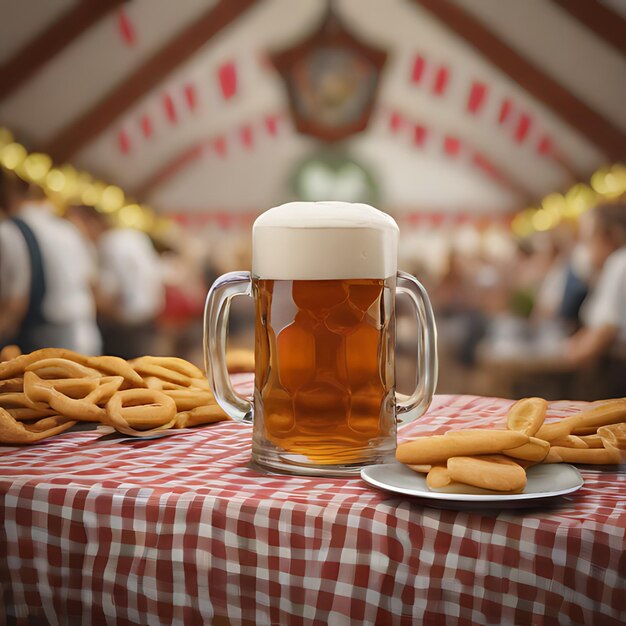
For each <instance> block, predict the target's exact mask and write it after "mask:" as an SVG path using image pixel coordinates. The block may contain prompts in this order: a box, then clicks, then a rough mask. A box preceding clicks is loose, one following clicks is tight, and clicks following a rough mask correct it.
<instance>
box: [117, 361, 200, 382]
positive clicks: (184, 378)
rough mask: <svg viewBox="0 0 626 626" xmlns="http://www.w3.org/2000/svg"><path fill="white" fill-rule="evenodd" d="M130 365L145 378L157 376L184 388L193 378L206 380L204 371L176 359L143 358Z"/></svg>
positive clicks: (131, 362)
mask: <svg viewBox="0 0 626 626" xmlns="http://www.w3.org/2000/svg"><path fill="white" fill-rule="evenodd" d="M129 363H130V365H131V366H132V367H133V368H134V369H135V371H136V372H138V373H139V374H141V375H142V376H143V377H144V378H145V377H146V376H156V377H157V378H160V379H161V380H164V381H167V382H170V383H176V384H178V385H182V386H184V387H189V385H190V383H191V379H193V378H204V374H203V373H202V371H201V370H200V369H198V368H197V367H196V366H195V365H192V364H191V363H188V362H187V361H184V360H183V359H178V358H176V357H156V356H142V357H139V358H138V359H133V360H132V361H129Z"/></svg>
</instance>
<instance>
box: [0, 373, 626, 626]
mask: <svg viewBox="0 0 626 626" xmlns="http://www.w3.org/2000/svg"><path fill="white" fill-rule="evenodd" d="M240 384H241V383H240ZM243 384H244V385H245V384H247V383H246V382H245V381H244V383H243ZM580 404H581V403H576V404H572V403H558V402H557V403H552V404H551V406H550V414H552V415H565V414H569V413H572V412H573V411H574V410H575V409H576V407H577V406H578V405H580ZM509 405H510V401H508V400H500V399H492V398H479V397H473V396H438V397H436V398H435V400H434V402H433V405H432V406H431V409H430V410H429V412H428V413H427V415H426V416H425V417H423V418H422V419H421V420H419V421H417V422H415V423H413V424H410V425H408V426H406V427H404V428H403V429H402V431H401V436H400V438H401V439H403V438H406V437H408V436H410V435H411V434H414V433H436V432H442V431H445V430H447V429H449V428H451V427H455V428H458V427H461V426H465V427H488V426H490V425H494V424H498V425H499V426H501V425H502V424H503V416H504V415H505V413H506V410H507V408H508V406H509ZM95 437H96V434H95V433H93V432H77V433H70V434H66V435H63V436H60V437H57V438H56V439H54V440H51V441H49V442H47V443H43V444H41V445H35V446H31V447H26V448H18V447H4V448H1V449H0V494H1V495H0V511H1V512H2V517H3V519H4V525H3V531H2V533H1V534H0V581H1V583H2V587H3V591H4V594H3V597H4V602H5V603H6V605H5V607H4V611H3V610H2V608H3V607H2V606H0V622H2V616H4V615H5V613H6V612H8V613H9V614H12V615H16V616H17V617H18V618H20V619H18V620H17V622H18V623H20V621H24V623H45V621H43V622H42V621H39V620H44V618H45V620H47V622H49V623H50V624H68V623H69V624H135V623H137V624H151V625H152V624H155V625H157V624H158V625H160V624H172V623H177V624H203V623H204V624H210V623H214V624H227V623H231V624H259V625H264V624H289V625H294V626H298V625H305V624H306V625H315V626H317V625H330V626H334V625H343V624H357V623H366V624H384V625H395V624H398V625H404V624H407V625H413V624H420V623H422V624H467V625H469V624H480V623H493V624H504V623H507V624H513V623H517V624H531V623H532V624H536V625H542V624H545V625H551V624H557V623H568V624H569V623H573V624H593V623H595V624H602V625H603V626H611V625H613V624H615V625H617V624H620V623H624V621H625V619H626V593H625V592H626V589H625V586H624V577H625V575H626V555H625V550H624V540H625V532H626V531H625V529H626V497H625V495H626V476H625V475H624V468H623V467H622V468H616V467H612V468H610V469H602V468H589V469H582V470H581V471H582V473H583V475H584V478H585V481H586V483H585V486H584V487H583V488H582V489H581V490H580V491H579V492H577V493H575V494H572V495H570V496H567V497H563V498H561V499H559V500H558V501H557V502H553V503H552V504H550V505H548V506H545V507H542V508H536V509H530V510H523V511H520V510H501V511H497V510H496V511H481V510H473V511H472V510H470V511H453V510H441V509H437V508H431V507H429V506H427V505H426V504H425V502H424V501H419V500H417V499H412V498H408V497H401V496H396V495H393V494H391V493H387V492H383V491H378V490H375V489H373V488H370V487H369V486H368V485H367V484H366V483H364V482H362V481H361V480H360V479H359V478H354V479H349V480H345V479H328V478H317V479H315V478H305V477H284V476H277V475H264V474H261V473H259V472H257V471H253V470H252V469H250V468H249V467H248V462H249V457H250V438H251V431H250V428H249V427H245V426H241V425H239V424H236V423H233V422H222V423H218V424H214V425H211V426H209V427H207V428H204V429H200V430H198V431H197V432H193V433H188V434H181V435H177V436H175V437H171V438H168V439H161V440H158V441H151V442H134V443H131V444H128V443H116V444H114V445H108V446H106V447H105V446H98V445H96V444H94V439H95ZM2 557H4V558H2ZM27 618H30V619H31V621H30V622H28V619H27ZM12 621H13V622H14V621H15V620H12Z"/></svg>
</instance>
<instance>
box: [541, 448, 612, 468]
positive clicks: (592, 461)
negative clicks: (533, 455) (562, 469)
mask: <svg viewBox="0 0 626 626" xmlns="http://www.w3.org/2000/svg"><path fill="white" fill-rule="evenodd" d="M621 456H622V455H621V452H620V450H618V449H617V448H563V447H561V446H552V447H551V448H550V452H548V456H546V458H545V459H544V461H543V462H544V463H583V464H589V465H612V464H614V463H619V462H620V461H621Z"/></svg>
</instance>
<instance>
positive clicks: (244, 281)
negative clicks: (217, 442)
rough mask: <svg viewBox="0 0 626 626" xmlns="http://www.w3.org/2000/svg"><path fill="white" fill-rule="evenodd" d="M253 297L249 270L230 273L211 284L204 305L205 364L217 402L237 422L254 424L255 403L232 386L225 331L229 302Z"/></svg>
mask: <svg viewBox="0 0 626 626" xmlns="http://www.w3.org/2000/svg"><path fill="white" fill-rule="evenodd" d="M236 296H249V297H252V278H251V276H250V272H229V273H228V274H224V275H223V276H220V277H219V278H218V279H217V280H216V281H215V282H214V283H213V285H212V287H211V289H210V290H209V294H208V295H207V298H206V304H205V306H204V367H205V369H206V375H207V378H208V380H209V385H210V386H211V391H213V395H214V396H215V399H216V400H217V403H218V404H219V405H220V406H221V407H222V409H224V411H225V412H226V413H227V414H228V415H229V416H230V417H232V418H233V419H234V420H236V421H237V422H243V423H244V424H251V423H252V402H250V401H249V400H248V399H247V398H244V397H243V396H240V395H239V394H238V393H237V392H236V391H235V390H234V388H233V385H232V383H231V381H230V376H229V375H228V370H227V368H226V331H227V329H228V314H229V312H230V302H231V300H232V299H233V298H234V297H236Z"/></svg>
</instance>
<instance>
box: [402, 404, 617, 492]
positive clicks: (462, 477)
mask: <svg viewBox="0 0 626 626" xmlns="http://www.w3.org/2000/svg"><path fill="white" fill-rule="evenodd" d="M547 408H548V405H547V402H546V401H545V400H543V399H542V398H525V399H523V400H520V401H519V402H516V403H515V404H514V405H513V406H512V407H511V409H510V410H509V413H508V415H507V429H506V430H482V429H474V430H471V429H470V430H457V431H450V432H447V433H446V434H445V435H436V436H432V437H418V438H416V439H413V440H412V441H407V442H405V443H402V444H400V445H399V446H398V449H397V452H396V458H397V459H398V461H400V462H401V463H405V464H406V465H408V466H409V467H410V468H411V469H413V470H415V471H416V472H420V473H425V474H426V484H427V485H428V488H429V489H431V490H432V491H441V492H447V493H485V494H486V493H500V494H507V493H521V492H522V491H523V490H524V487H525V486H526V469H527V468H528V467H530V466H531V465H535V464H537V463H561V462H565V463H586V464H593V465H607V464H614V463H622V462H625V461H626V398H621V399H618V400H608V401H606V402H602V403H599V404H596V405H595V406H591V407H590V408H588V409H585V410H584V411H581V412H580V413H578V414H576V415H572V416H570V417H564V418H561V419H559V420H556V421H554V422H551V423H549V424H544V420H545V417H546V412H547Z"/></svg>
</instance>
